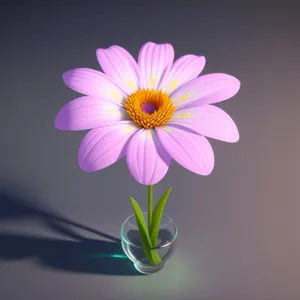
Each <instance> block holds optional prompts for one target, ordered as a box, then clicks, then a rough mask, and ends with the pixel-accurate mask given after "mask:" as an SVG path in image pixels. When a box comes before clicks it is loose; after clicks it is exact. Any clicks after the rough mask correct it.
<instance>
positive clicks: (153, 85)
mask: <svg viewBox="0 0 300 300" xmlns="http://www.w3.org/2000/svg"><path fill="white" fill-rule="evenodd" d="M96 54H97V59H98V62H99V64H100V66H101V69H102V71H103V72H100V71H96V70H92V69H88V68H78V69H73V70H70V71H67V72H66V73H64V74H63V80H64V82H65V84H66V85H67V86H68V87H69V88H71V89H72V90H74V91H76V92H79V93H81V94H83V95H84V96H81V97H79V98H77V99H75V100H72V101H71V102H69V103H68V104H66V105H65V106H64V107H62V109H61V110H60V111H59V113H58V115H57V117H56V119H55V127H56V128H58V129H60V130H70V131H77V130H87V129H90V131H89V132H88V133H87V134H86V135H85V137H84V138H83V140H82V142H81V145H80V148H79V154H78V161H79V166H80V168H81V169H82V170H84V171H87V172H95V171H98V170H101V169H104V168H106V167H108V166H110V165H112V164H113V163H115V162H117V161H118V160H120V159H121V158H123V157H124V156H126V160H127V165H128V168H129V171H130V173H131V174H132V176H133V178H134V179H135V180H136V181H137V182H139V183H141V184H144V185H153V184H156V183H157V182H159V181H160V180H161V179H162V178H163V177H164V176H165V175H166V173H167V171H168V168H169V166H170V163H171V160H172V159H173V160H175V161H176V162H177V163H178V164H180V165H181V166H183V167H184V168H186V169H188V170H190V171H191V172H193V173H196V174H199V175H209V174H210V173H211V172H212V170H213V167H214V153H213V149H212V147H211V145H210V143H209V141H208V140H207V137H208V138H214V139H217V140H221V141H224V142H229V143H233V142H237V141H238V140H239V132H238V129H237V127H236V125H235V123H234V121H233V120H232V119H231V117H230V116H229V115H228V114H227V113H226V112H224V111H223V110H222V109H220V108H219V107H217V106H215V105H213V104H214V103H217V102H220V101H224V100H227V99H229V98H230V97H232V96H234V95H235V94H236V93H237V92H238V90H239V89H240V82H239V80H238V79H237V78H235V77H233V76H231V75H228V74H221V73H214V74H207V75H202V76H199V75H200V73H201V72H202V70H203V68H204V66H205V62H206V60H205V57H203V56H197V55H192V54H189V55H184V56H182V57H179V58H178V59H177V60H175V62H174V49H173V47H172V45H170V44H167V43H166V44H155V43H153V42H147V43H146V44H144V45H143V46H142V48H141V49H140V51H139V55H138V60H137V61H136V60H135V59H134V58H133V57H132V55H131V54H130V53H129V52H128V51H127V50H125V49H124V48H122V47H120V46H116V45H114V46H111V47H109V48H107V49H97V51H96Z"/></svg>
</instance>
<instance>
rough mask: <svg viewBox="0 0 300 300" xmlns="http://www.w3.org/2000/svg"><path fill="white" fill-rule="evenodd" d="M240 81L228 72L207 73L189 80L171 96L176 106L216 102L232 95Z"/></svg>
mask: <svg viewBox="0 0 300 300" xmlns="http://www.w3.org/2000/svg"><path fill="white" fill-rule="evenodd" d="M239 89H240V81H239V80H238V79H237V78H235V77H233V76H231V75H228V74H208V75H203V76H200V77H198V78H195V79H193V80H191V81H190V82H188V83H186V84H184V85H183V86H182V87H180V88H179V89H178V90H176V91H175V92H174V93H173V94H172V95H171V98H172V99H173V101H174V104H175V105H176V106H177V107H184V106H186V105H188V106H199V105H203V104H211V103H217V102H221V101H224V100H227V99H229V98H231V97H233V96H234V95H235V94H236V93H237V92H238V91H239Z"/></svg>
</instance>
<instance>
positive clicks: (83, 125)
mask: <svg viewBox="0 0 300 300" xmlns="http://www.w3.org/2000/svg"><path fill="white" fill-rule="evenodd" d="M125 116H126V112H125V111H124V109H123V108H122V107H121V106H119V105H117V104H115V103H114V102H112V101H110V100H107V99H102V98H98V97H92V96H84V97H80V98H77V99H75V100H72V101H71V102H69V103H68V104H66V105H65V106H63V108H62V109H61V110H60V112H59V113H58V115H57V117H56V119H55V123H54V124H55V127H56V128H57V129H60V130H86V129H92V128H96V127H100V126H104V125H110V124H113V123H115V122H117V121H121V120H123V119H124V118H125Z"/></svg>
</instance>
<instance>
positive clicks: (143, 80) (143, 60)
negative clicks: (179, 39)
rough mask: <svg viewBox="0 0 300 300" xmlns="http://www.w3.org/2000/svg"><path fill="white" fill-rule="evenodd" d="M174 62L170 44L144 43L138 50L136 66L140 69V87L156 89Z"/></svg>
mask: <svg viewBox="0 0 300 300" xmlns="http://www.w3.org/2000/svg"><path fill="white" fill-rule="evenodd" d="M173 60H174V49H173V47H172V45H171V44H155V43H153V42H148V43H146V44H145V45H144V46H143V47H142V48H141V50H140V53H139V56H138V64H139V67H140V87H141V88H145V89H146V88H148V89H155V90H156V89H157V87H158V85H159V83H160V80H161V78H162V76H163V74H164V72H165V70H166V68H167V67H169V66H171V65H172V63H173Z"/></svg>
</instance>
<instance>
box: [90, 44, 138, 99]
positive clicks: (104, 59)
mask: <svg viewBox="0 0 300 300" xmlns="http://www.w3.org/2000/svg"><path fill="white" fill-rule="evenodd" d="M96 53H97V59H98V62H99V64H100V66H101V68H102V70H103V71H104V73H106V74H107V75H109V76H110V77H111V78H112V79H113V80H114V82H116V84H118V86H119V87H121V88H122V89H123V91H124V92H125V93H127V95H130V94H132V93H134V92H135V91H137V89H138V88H139V83H138V77H139V76H138V74H139V69H138V65H137V63H136V61H135V59H134V58H133V57H132V56H131V54H130V53H129V52H128V51H127V50H125V49H124V48H122V47H120V46H116V45H114V46H111V47H109V48H107V49H97V52H96Z"/></svg>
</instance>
